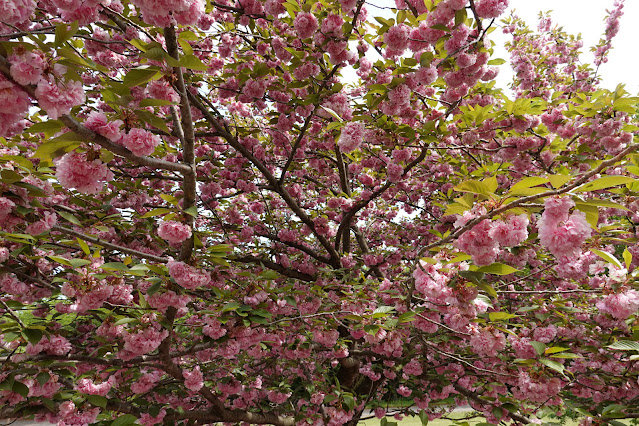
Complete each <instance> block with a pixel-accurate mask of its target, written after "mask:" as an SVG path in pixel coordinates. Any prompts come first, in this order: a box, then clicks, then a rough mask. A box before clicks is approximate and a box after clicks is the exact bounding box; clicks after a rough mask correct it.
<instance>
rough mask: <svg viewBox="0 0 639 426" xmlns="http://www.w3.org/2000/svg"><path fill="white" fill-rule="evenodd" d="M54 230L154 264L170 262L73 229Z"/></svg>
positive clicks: (54, 228)
mask: <svg viewBox="0 0 639 426" xmlns="http://www.w3.org/2000/svg"><path fill="white" fill-rule="evenodd" d="M52 230H54V231H58V232H62V233H63V234H67V235H73V236H74V237H77V238H80V239H81V240H84V241H86V242H89V243H93V244H97V245H100V246H103V247H106V248H110V249H112V250H117V251H120V252H122V253H126V254H130V255H133V256H136V257H139V258H142V259H148V260H152V261H154V262H158V263H166V262H168V261H169V259H168V258H166V257H161V256H155V255H152V254H148V253H144V252H141V251H138V250H134V249H130V248H128V247H124V246H119V245H117V244H113V243H109V242H106V241H104V240H101V239H99V238H96V237H92V236H90V235H86V234H83V233H81V232H78V231H74V230H73V229H69V228H65V227H63V226H59V225H56V226H54V227H53V228H52Z"/></svg>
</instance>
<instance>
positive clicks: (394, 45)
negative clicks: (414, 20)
mask: <svg viewBox="0 0 639 426" xmlns="http://www.w3.org/2000/svg"><path fill="white" fill-rule="evenodd" d="M409 32H410V27H408V25H405V24H399V25H394V26H392V27H390V29H389V30H388V31H387V32H386V34H384V42H385V43H386V44H387V45H388V48H389V49H390V50H392V51H393V54H395V55H401V54H402V53H403V52H404V50H406V48H407V47H408V35H409Z"/></svg>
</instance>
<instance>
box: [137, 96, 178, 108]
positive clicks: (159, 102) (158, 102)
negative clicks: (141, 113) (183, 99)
mask: <svg viewBox="0 0 639 426" xmlns="http://www.w3.org/2000/svg"><path fill="white" fill-rule="evenodd" d="M139 105H140V106H141V107H148V106H165V105H173V102H171V101H167V100H166V99H151V98H147V99H142V100H141V101H140V104H139Z"/></svg>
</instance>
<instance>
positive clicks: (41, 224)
mask: <svg viewBox="0 0 639 426" xmlns="http://www.w3.org/2000/svg"><path fill="white" fill-rule="evenodd" d="M56 223H58V218H57V216H56V214H55V213H51V212H44V218H42V219H40V220H39V221H37V222H34V223H31V224H30V225H29V226H27V229H26V230H25V232H26V233H27V234H31V235H38V234H42V233H43V232H48V231H49V230H50V229H51V228H53V227H54V226H55V224H56Z"/></svg>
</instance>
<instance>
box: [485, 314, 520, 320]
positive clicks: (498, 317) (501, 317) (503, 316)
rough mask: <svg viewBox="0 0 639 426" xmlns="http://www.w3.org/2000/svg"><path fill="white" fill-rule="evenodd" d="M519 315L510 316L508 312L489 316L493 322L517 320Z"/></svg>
mask: <svg viewBox="0 0 639 426" xmlns="http://www.w3.org/2000/svg"><path fill="white" fill-rule="evenodd" d="M518 316H519V315H514V314H509V313H508V312H491V313H489V314H488V318H489V319H490V321H492V322H496V321H503V320H509V319H511V318H517V317H518Z"/></svg>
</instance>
